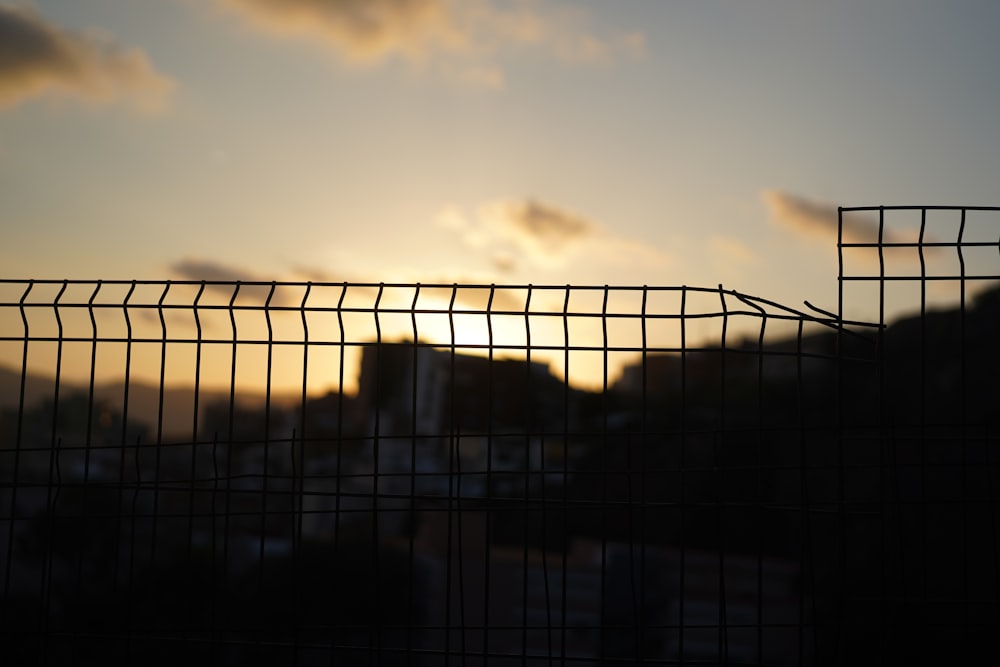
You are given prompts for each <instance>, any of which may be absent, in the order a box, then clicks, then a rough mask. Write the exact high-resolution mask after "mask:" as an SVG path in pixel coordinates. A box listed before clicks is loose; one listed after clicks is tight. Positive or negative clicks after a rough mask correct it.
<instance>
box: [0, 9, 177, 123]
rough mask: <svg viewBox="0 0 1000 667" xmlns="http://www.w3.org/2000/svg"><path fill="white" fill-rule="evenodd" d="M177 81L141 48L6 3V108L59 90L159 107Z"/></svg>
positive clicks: (0, 26) (1, 83)
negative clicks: (73, 29) (64, 26)
mask: <svg viewBox="0 0 1000 667" xmlns="http://www.w3.org/2000/svg"><path fill="white" fill-rule="evenodd" d="M173 85H174V84H173V81H172V80H171V79H169V78H168V77H166V76H164V75H162V74H160V73H159V72H157V71H156V70H155V69H154V68H153V66H152V65H151V64H150V62H149V59H148V57H147V56H146V54H145V53H144V52H143V51H141V50H139V49H125V48H122V47H121V46H119V45H118V44H116V43H114V42H113V41H111V40H109V39H107V38H103V37H98V36H96V35H89V34H87V35H85V34H80V33H75V32H70V31H67V30H64V29H62V28H60V27H58V26H55V25H53V24H51V23H49V22H47V21H46V20H45V19H43V18H42V17H41V16H40V15H39V14H37V13H36V12H34V11H33V10H31V9H30V8H26V7H8V6H0V109H4V108H9V107H13V106H15V105H17V104H19V103H21V102H23V101H25V100H27V99H30V98H33V97H37V96H39V95H42V94H45V93H53V92H54V93H68V94H73V95H78V96H81V97H84V98H87V99H90V100H97V101H102V102H106V101H110V100H114V99H117V98H119V97H123V96H125V97H130V98H131V99H132V101H133V102H134V103H135V104H136V105H138V106H139V107H140V108H143V109H147V110H154V109H157V108H158V107H159V106H160V105H161V104H162V103H163V100H164V97H165V95H166V94H167V93H169V92H170V90H171V89H172V88H173Z"/></svg>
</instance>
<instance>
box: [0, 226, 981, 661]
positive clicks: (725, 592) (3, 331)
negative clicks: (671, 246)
mask: <svg viewBox="0 0 1000 667" xmlns="http://www.w3.org/2000/svg"><path fill="white" fill-rule="evenodd" d="M839 228H840V236H839V243H838V246H837V258H838V260H839V274H840V275H839V285H840V289H839V303H838V304H837V306H836V307H835V308H836V311H837V312H833V310H834V309H833V308H830V309H829V310H830V312H827V310H824V309H821V308H819V307H814V306H812V305H810V304H805V305H803V306H802V307H800V308H789V307H787V306H784V305H781V304H779V303H776V302H774V301H770V300H767V299H762V298H757V297H752V296H749V295H745V294H742V293H740V292H738V291H735V290H732V289H725V288H723V287H722V286H719V287H716V288H699V287H689V286H678V287H653V286H643V287H610V286H532V285H513V286H512V285H505V286H500V285H442V284H437V285H420V284H381V283H379V284H374V283H373V284H361V283H341V284H331V283H249V282H242V283H240V282H236V283H232V282H214V281H73V280H65V281H46V280H5V281H0V380H2V382H0V401H2V405H0V409H2V421H0V576H2V577H3V583H2V590H3V597H2V600H3V601H2V614H3V617H2V623H0V633H2V644H3V646H4V648H3V653H4V656H5V658H4V661H5V663H6V664H46V665H47V664H59V665H63V664H81V665H87V664H100V665H110V664H148V665H155V664H171V665H173V664H176V663H177V662H178V661H180V660H184V661H186V662H188V663H190V664H213V665H223V664H239V665H257V664H260V665H272V664H287V665H496V666H500V665H553V664H560V665H563V664H567V665H568V664H575V665H613V664H622V665H626V664H628V665H632V664H648V665H675V664H691V665H694V664H701V665H704V664H741V665H826V664H830V665H839V664H852V665H853V664H887V663H888V664H946V663H948V662H953V661H955V660H956V659H958V660H961V659H962V658H971V657H973V656H978V655H979V654H980V653H981V652H983V651H985V652H986V654H987V655H994V656H995V655H996V654H997V652H996V647H995V644H996V636H997V631H998V630H1000V553H998V536H1000V518H998V516H997V514H998V501H1000V493H998V489H997V486H996V485H997V484H998V483H1000V478H998V474H1000V409H998V406H1000V383H998V381H997V378H998V377H1000V352H998V349H997V347H998V342H1000V289H998V287H997V281H998V280H1000V272H998V269H997V267H998V259H1000V209H997V208H973V207H962V208H947V207H936V208H935V207H907V208H903V207H874V208H844V209H841V211H840V225H839ZM789 279H790V280H792V279H795V278H794V276H790V277H789Z"/></svg>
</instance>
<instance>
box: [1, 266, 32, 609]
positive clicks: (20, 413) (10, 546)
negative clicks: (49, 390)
mask: <svg viewBox="0 0 1000 667" xmlns="http://www.w3.org/2000/svg"><path fill="white" fill-rule="evenodd" d="M34 286H35V281H34V280H29V281H28V286H27V287H25V288H24V291H23V292H22V293H21V298H20V300H19V301H18V306H17V310H18V314H19V315H20V316H21V331H22V332H23V333H22V339H21V382H20V385H19V386H18V390H17V427H16V429H17V430H16V431H15V435H14V464H13V470H12V471H11V488H10V521H9V523H8V524H7V562H6V563H5V564H4V575H3V591H4V595H3V596H4V599H8V598H9V596H10V579H11V572H13V569H14V536H15V534H16V532H17V522H18V519H19V518H20V517H19V516H18V510H17V505H18V500H17V496H18V493H17V492H18V489H19V488H20V486H21V484H20V479H21V477H20V476H21V448H22V446H23V442H22V440H23V438H24V391H25V384H26V383H27V380H28V341H29V340H30V337H31V336H30V328H29V326H28V315H27V313H26V312H25V306H24V302H25V300H27V298H28V295H29V294H30V293H31V289H32V288H33V287H34Z"/></svg>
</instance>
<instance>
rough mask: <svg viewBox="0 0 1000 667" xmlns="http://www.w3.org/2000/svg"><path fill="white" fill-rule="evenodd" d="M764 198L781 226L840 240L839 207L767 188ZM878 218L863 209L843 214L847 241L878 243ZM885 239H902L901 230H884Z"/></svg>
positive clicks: (763, 194) (770, 212) (773, 217)
mask: <svg viewBox="0 0 1000 667" xmlns="http://www.w3.org/2000/svg"><path fill="white" fill-rule="evenodd" d="M761 199H762V200H763V202H764V205H765V206H766V207H767V210H768V213H769V214H770V216H771V222H772V223H774V224H775V225H778V226H779V227H783V228H785V229H787V230H790V231H793V232H795V233H798V234H803V235H806V236H819V237H823V238H825V239H827V240H833V241H834V242H836V240H837V226H838V217H839V216H838V210H837V206H835V205H833V204H828V203H825V202H817V201H814V200H811V199H806V198H805V197H800V196H797V195H792V194H789V193H787V192H781V191H779V190H765V191H764V192H763V193H761ZM878 231H879V223H878V219H876V218H873V217H872V216H869V215H863V214H861V213H859V212H856V211H854V212H848V213H845V214H844V217H843V240H844V241H845V242H847V243H875V242H877V241H878ZM882 240H883V241H886V242H896V241H902V240H903V236H902V235H900V234H899V233H898V232H896V231H894V230H892V229H889V228H888V227H886V228H884V229H883V233H882Z"/></svg>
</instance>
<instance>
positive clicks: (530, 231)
mask: <svg viewBox="0 0 1000 667" xmlns="http://www.w3.org/2000/svg"><path fill="white" fill-rule="evenodd" d="M480 216H481V218H482V219H483V220H484V221H485V223H486V225H488V226H489V227H490V228H491V229H492V232H493V234H495V235H496V236H497V237H500V238H505V239H507V240H509V241H512V242H513V243H514V244H515V245H516V246H518V247H519V248H520V249H521V250H522V251H523V252H526V253H527V254H529V255H532V256H535V257H539V258H543V259H547V260H552V259H557V258H559V257H562V256H564V255H566V254H568V253H570V252H572V250H573V249H574V247H576V246H577V245H578V244H579V243H580V242H581V241H582V240H583V239H585V238H587V237H589V236H592V235H594V234H595V233H596V232H597V229H598V228H597V226H596V225H594V224H593V223H592V222H590V221H588V220H585V219H583V218H581V217H579V216H577V215H574V214H573V213H569V212H567V211H564V210H562V209H559V208H556V207H555V206H552V205H550V204H545V203H543V202H539V201H535V200H532V199H526V200H523V201H506V202H497V203H494V204H487V205H486V206H484V207H483V208H482V210H481V213H480Z"/></svg>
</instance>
